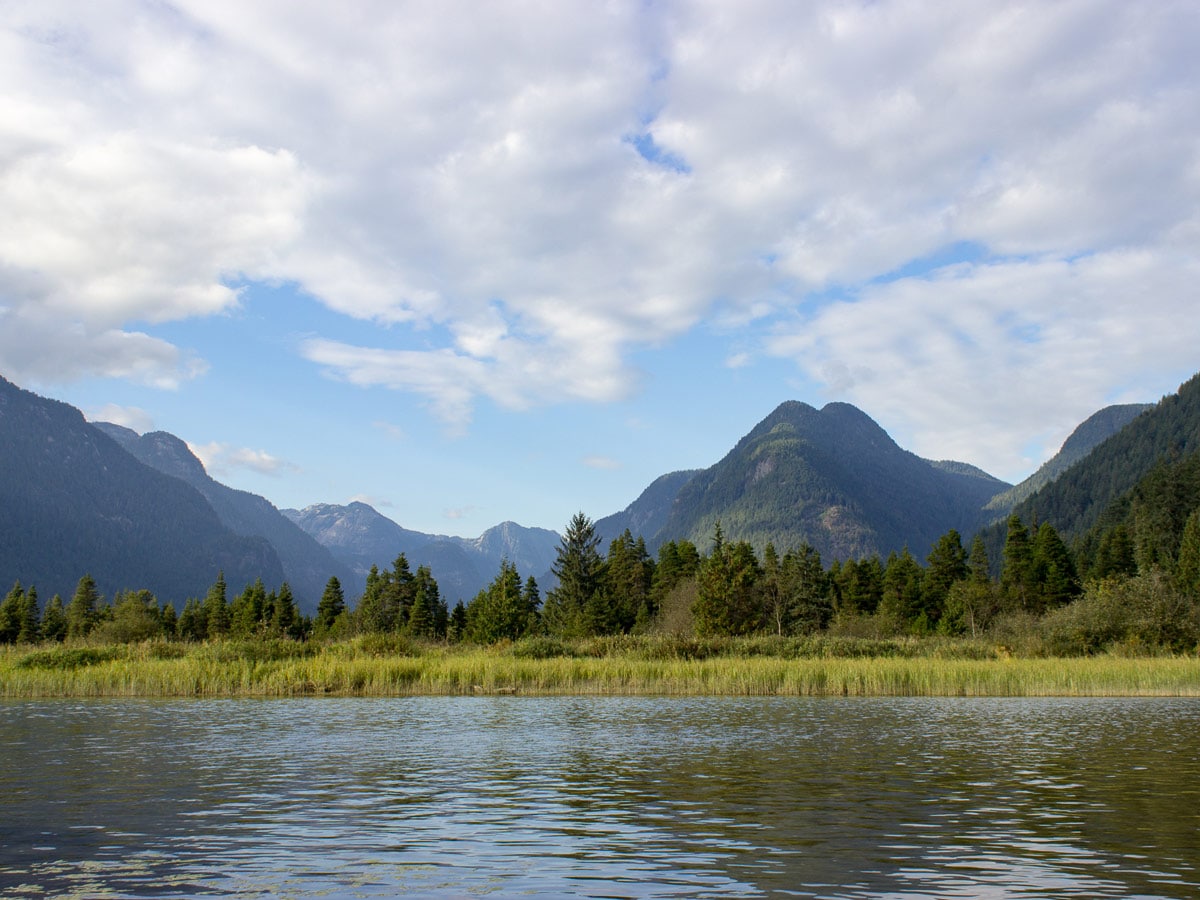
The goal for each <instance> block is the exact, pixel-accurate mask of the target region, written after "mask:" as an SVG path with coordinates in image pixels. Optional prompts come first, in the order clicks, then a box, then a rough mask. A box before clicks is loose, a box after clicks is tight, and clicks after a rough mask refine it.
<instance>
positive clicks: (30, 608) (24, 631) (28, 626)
mask: <svg viewBox="0 0 1200 900" xmlns="http://www.w3.org/2000/svg"><path fill="white" fill-rule="evenodd" d="M20 619H21V628H20V630H19V631H18V633H17V642H18V643H21V644H34V643H37V642H38V641H39V640H41V637H42V623H41V617H40V615H39V610H38V594H37V588H36V587H34V586H33V585H32V584H31V585H30V586H29V590H27V591H26V592H25V603H24V607H23V609H22V610H21V616H20Z"/></svg>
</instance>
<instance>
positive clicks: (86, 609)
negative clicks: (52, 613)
mask: <svg viewBox="0 0 1200 900" xmlns="http://www.w3.org/2000/svg"><path fill="white" fill-rule="evenodd" d="M100 601H101V597H100V592H99V591H97V590H96V581H95V579H94V578H92V576H91V575H84V576H83V577H82V578H80V579H79V585H78V586H77V587H76V588H75V596H73V597H72V598H71V602H70V603H69V604H67V637H73V638H78V637H84V636H86V635H87V634H88V632H90V631H91V630H92V629H93V628H95V627H96V623H97V622H98V621H99V618H100V609H99V607H100Z"/></svg>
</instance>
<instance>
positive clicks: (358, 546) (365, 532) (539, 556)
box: [282, 502, 559, 606]
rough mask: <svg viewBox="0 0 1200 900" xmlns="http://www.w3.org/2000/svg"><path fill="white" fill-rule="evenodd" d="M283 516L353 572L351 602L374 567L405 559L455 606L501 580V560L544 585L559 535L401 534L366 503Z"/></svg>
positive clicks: (509, 527)
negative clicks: (432, 580) (430, 578)
mask: <svg viewBox="0 0 1200 900" xmlns="http://www.w3.org/2000/svg"><path fill="white" fill-rule="evenodd" d="M282 512H283V514H284V515H286V516H287V517H288V518H290V519H291V520H292V521H293V522H295V523H296V524H297V525H298V526H299V527H300V528H302V529H304V531H306V532H307V533H308V534H310V535H311V536H312V537H313V538H315V539H316V540H317V542H318V543H320V544H321V545H323V546H324V547H326V548H327V549H328V550H329V551H330V552H331V553H332V554H333V556H334V557H335V558H337V559H338V560H340V561H342V562H343V563H345V564H346V565H347V566H349V568H350V569H351V570H352V572H353V576H354V577H353V580H352V581H351V586H352V587H351V588H348V589H347V592H346V593H347V596H348V597H349V596H355V597H356V596H358V595H359V594H361V593H362V589H363V586H364V585H365V584H366V576H367V572H368V571H370V569H371V566H378V567H379V568H380V569H384V568H387V567H389V566H391V564H392V563H393V562H394V561H395V559H396V557H397V556H399V555H400V554H401V553H403V554H404V555H405V557H406V558H407V559H408V562H409V566H410V567H411V568H412V569H413V570H415V569H416V568H417V567H418V566H422V565H424V566H429V568H430V571H431V572H432V573H433V576H434V578H436V579H437V582H438V588H439V590H440V591H441V595H442V598H443V599H445V600H447V601H448V602H449V603H450V605H452V606H453V605H454V603H455V601H457V600H459V599H462V600H464V601H467V600H470V599H471V598H473V597H474V596H475V595H476V594H477V593H479V591H480V590H482V589H483V588H484V587H485V586H486V585H487V584H488V583H489V582H491V580H492V579H493V578H494V577H495V576H496V573H497V571H499V568H500V562H501V560H504V559H507V560H508V561H509V562H511V563H513V564H514V565H515V566H516V567H517V569H518V571H519V572H520V573H521V574H522V576H525V577H527V576H529V575H533V576H534V577H535V578H537V579H538V581H539V583H544V582H545V580H546V576H545V573H547V572H548V571H549V569H550V566H551V565H552V564H553V562H554V559H555V556H556V555H557V548H558V540H559V538H558V534H557V533H555V532H553V531H550V530H548V529H545V528H525V527H523V526H521V525H517V524H516V523H514V522H504V523H502V524H500V525H496V526H494V527H493V528H489V529H488V530H487V531H485V532H484V533H483V534H482V535H480V536H479V537H478V538H475V539H468V538H460V537H449V536H446V535H431V534H424V533H422V532H419V531H410V530H409V529H407V528H402V527H401V526H399V525H397V524H396V523H395V522H394V521H392V520H391V519H389V518H388V517H387V516H384V515H383V514H381V513H380V512H378V511H377V510H375V509H374V508H373V507H371V506H369V505H368V504H366V503H362V502H354V503H350V504H348V505H345V506H342V505H338V504H333V503H318V504H314V505H313V506H309V507H306V508H305V509H302V510H294V509H285V510H282Z"/></svg>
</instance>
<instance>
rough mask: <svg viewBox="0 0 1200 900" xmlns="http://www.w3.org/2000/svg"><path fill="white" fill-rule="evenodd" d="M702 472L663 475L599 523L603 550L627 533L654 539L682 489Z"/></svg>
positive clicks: (598, 531)
mask: <svg viewBox="0 0 1200 900" xmlns="http://www.w3.org/2000/svg"><path fill="white" fill-rule="evenodd" d="M701 471H702V470H701V469H685V470H683V471H680V472H671V473H669V474H667V475H661V476H659V477H658V478H656V479H654V481H652V482H651V483H650V486H649V487H648V488H646V489H645V490H644V491H642V493H641V494H640V495H639V496H638V498H637V499H636V500H634V501H633V502H632V503H630V504H629V505H628V506H627V507H625V508H624V509H623V510H621V512H619V513H613V514H612V515H611V516H605V517H604V518H603V519H598V520H596V523H595V529H596V534H597V535H599V536H600V549H601V550H607V548H608V545H609V543H610V542H612V541H613V540H614V539H615V538H618V537H620V536H621V535H622V534H624V533H625V531H626V530H628V531H629V533H630V534H632V535H634V536H638V535H641V536H642V537H644V538H646V539H647V540H651V539H653V538H654V537H655V536H656V535H657V534H658V533H659V532H661V531H662V530H663V528H664V527H665V526H666V524H667V520H668V519H669V518H670V515H671V507H672V506H673V505H674V503H675V498H676V497H678V496H679V492H680V490H682V489H683V486H684V485H685V484H687V483H688V482H689V481H691V480H692V479H693V478H694V477H695V476H696V475H698V474H699V473H700V472H701Z"/></svg>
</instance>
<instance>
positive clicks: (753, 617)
mask: <svg viewBox="0 0 1200 900" xmlns="http://www.w3.org/2000/svg"><path fill="white" fill-rule="evenodd" d="M759 574H760V568H759V565H758V558H757V557H756V556H755V555H754V549H753V548H752V547H751V546H750V544H748V543H747V542H745V541H739V542H737V543H735V544H727V543H726V542H725V539H724V535H723V534H722V532H721V526H720V524H718V525H717V526H716V529H715V530H714V533H713V549H712V552H711V553H710V554H709V555H708V556H707V557H705V559H704V561H703V562H702V563H701V565H700V572H699V573H698V575H697V591H696V599H695V601H694V603H693V604H692V614H693V616H694V617H695V622H696V633H697V634H699V635H701V636H707V635H742V634H750V633H751V632H754V631H756V630H758V629H759V628H760V627H761V625H762V618H763V617H762V603H761V599H760V596H759V592H758V579H759Z"/></svg>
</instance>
